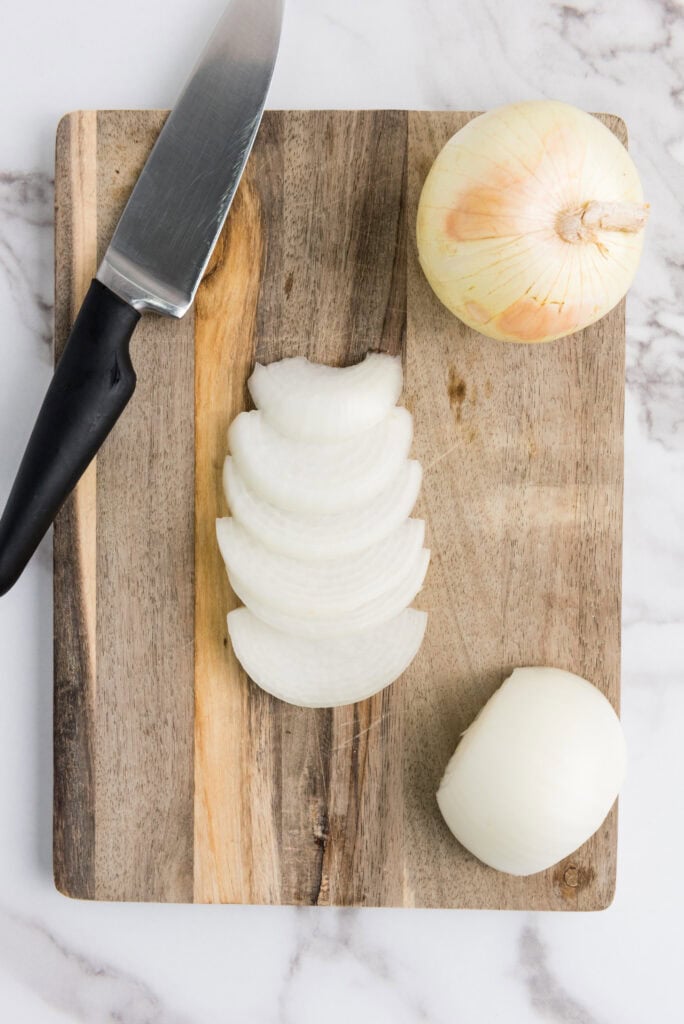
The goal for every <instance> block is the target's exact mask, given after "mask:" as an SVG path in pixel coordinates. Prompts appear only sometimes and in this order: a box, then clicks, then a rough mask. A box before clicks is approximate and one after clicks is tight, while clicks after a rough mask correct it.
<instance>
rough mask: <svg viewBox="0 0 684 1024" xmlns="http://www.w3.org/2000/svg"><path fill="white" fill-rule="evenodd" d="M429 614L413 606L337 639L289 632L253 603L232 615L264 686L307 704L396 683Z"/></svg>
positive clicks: (235, 639) (348, 699) (234, 637)
mask: <svg viewBox="0 0 684 1024" xmlns="http://www.w3.org/2000/svg"><path fill="white" fill-rule="evenodd" d="M426 624H427V615H426V614H425V612H419V611H416V610H415V609H414V608H407V609H406V611H403V612H402V613H401V614H400V615H398V616H396V617H395V618H393V619H391V620H390V621H389V622H385V623H384V624H383V625H381V626H376V627H375V628H374V629H371V630H368V631H366V632H364V633H358V634H356V635H354V636H348V637H340V638H339V639H335V640H312V639H303V638H302V637H297V636H288V635H287V634H285V633H281V632H278V631H277V630H275V629H272V628H271V627H270V626H267V625H266V624H265V623H264V622H261V621H260V620H259V619H258V618H256V617H255V616H254V615H253V614H252V613H251V612H250V611H249V610H248V609H247V608H237V609H236V610H235V611H233V612H231V613H230V614H229V616H228V633H229V634H230V639H231V643H232V645H233V650H234V651H235V656H236V657H237V659H238V661H239V662H240V664H241V665H242V667H243V668H244V670H245V672H246V673H247V675H248V676H250V678H251V679H253V680H254V682H255V683H257V685H258V686H260V687H261V688H262V689H263V690H266V691H267V692H268V693H270V694H272V695H273V696H274V697H278V698H279V699H280V700H283V701H287V703H289V704H298V705H299V706H301V707H310V708H320V707H338V706H340V705H342V704H355V703H356V702H357V701H360V700H365V699H366V698H367V697H371V696H372V695H373V694H374V693H377V692H378V691H379V690H382V689H383V688H384V687H385V686H388V685H389V684H390V683H392V682H394V680H395V679H397V678H398V677H399V676H400V675H401V674H402V672H404V671H405V670H406V669H407V668H408V666H409V665H410V664H411V662H412V661H413V659H414V658H415V656H416V654H417V652H418V649H419V647H420V645H421V643H422V640H423V635H424V633H425V627H426Z"/></svg>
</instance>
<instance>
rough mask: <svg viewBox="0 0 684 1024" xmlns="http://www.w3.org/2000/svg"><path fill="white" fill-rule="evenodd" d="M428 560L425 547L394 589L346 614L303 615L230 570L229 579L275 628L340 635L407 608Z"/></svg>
mask: <svg viewBox="0 0 684 1024" xmlns="http://www.w3.org/2000/svg"><path fill="white" fill-rule="evenodd" d="M429 564H430V552H429V551H428V550H427V549H426V548H423V549H422V550H421V551H419V552H418V557H417V558H416V559H415V560H414V561H413V562H411V564H410V565H407V566H406V569H405V571H404V573H403V574H402V576H401V579H400V580H399V581H398V582H397V583H396V585H395V587H394V588H393V589H392V590H391V591H389V592H387V593H385V594H381V595H380V596H379V597H375V598H373V599H372V600H371V601H368V602H367V603H366V604H363V605H360V606H359V607H357V608H355V609H353V610H352V611H349V612H348V613H347V614H345V615H341V614H337V615H331V616H323V615H319V616H315V617H314V616H310V617H302V616H301V615H298V614H296V613H294V612H288V611H281V610H279V609H278V608H274V607H273V605H272V604H268V603H266V602H265V601H263V600H261V598H260V597H257V596H256V595H255V594H253V593H252V592H251V591H250V590H249V588H248V587H246V586H245V584H244V583H243V582H242V581H241V580H239V579H238V578H237V577H235V576H233V575H232V574H231V573H230V572H229V573H228V579H229V580H230V585H231V587H232V588H233V590H234V591H235V593H236V594H237V596H238V597H239V599H240V600H241V601H242V603H243V604H245V605H247V607H248V608H249V609H250V611H252V612H253V613H254V614H255V615H256V616H257V618H259V619H261V620H262V622H266V623H268V624H269V625H270V626H273V628H274V629H278V630H281V632H283V633H291V634H292V635H293V636H303V637H317V638H323V637H341V636H351V635H352V634H353V633H362V632H363V631H364V630H367V629H373V628H374V627H375V626H380V625H382V623H384V622H389V620H390V619H393V618H395V617H396V616H397V615H399V613H400V612H402V611H404V610H405V609H406V608H407V607H408V606H409V605H410V604H411V602H412V601H413V600H414V598H415V597H416V595H417V594H418V592H419V591H420V589H421V587H422V586H423V581H424V579H425V574H426V573H427V570H428V565H429Z"/></svg>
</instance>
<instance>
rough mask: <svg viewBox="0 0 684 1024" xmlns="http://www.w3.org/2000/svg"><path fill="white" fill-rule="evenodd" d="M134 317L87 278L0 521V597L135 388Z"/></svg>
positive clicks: (122, 304) (81, 473)
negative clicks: (87, 285)
mask: <svg viewBox="0 0 684 1024" xmlns="http://www.w3.org/2000/svg"><path fill="white" fill-rule="evenodd" d="M139 319H140V314H139V313H138V312H136V310H134V309H133V308H132V307H131V306H129V305H128V303H126V302H124V301H123V300H122V299H120V298H119V297H118V296H117V295H115V294H114V293H113V292H111V291H110V290H109V288H106V287H105V286H104V285H103V284H100V282H99V281H97V280H95V281H93V282H92V283H91V285H90V288H89V289H88V294H87V295H86V297H85V301H84V303H83V305H82V306H81V310H80V312H79V314H78V317H77V318H76V323H75V324H74V326H73V330H72V331H71V334H70V335H69V340H68V341H67V343H66V346H65V348H64V352H63V353H62V357H61V359H60V360H59V363H58V364H57V367H56V369H55V374H54V377H53V378H52V381H51V383H50V387H49V388H48V392H47V394H46V396H45V399H44V401H43V405H42V407H41V410H40V412H39V414H38V419H37V421H36V425H35V427H34V428H33V433H32V434H31V437H30V439H29V442H28V445H27V447H26V452H25V454H24V458H23V459H22V461H21V465H20V467H19V472H18V473H17V478H16V480H15V482H14V486H13V488H12V491H11V493H10V496H9V499H8V501H7V505H6V507H5V511H4V513H3V516H2V519H0V595H2V594H6V593H7V591H8V590H9V589H10V587H12V586H14V584H15V583H16V581H17V580H18V579H19V576H20V575H21V573H22V572H23V571H24V568H25V566H26V563H27V562H28V560H29V559H30V558H31V556H32V554H33V553H34V551H35V550H36V548H37V547H38V545H39V543H40V541H41V540H42V538H43V536H44V535H45V533H46V532H47V530H48V527H49V526H50V524H51V523H52V521H53V519H54V518H55V516H56V515H57V513H58V512H59V509H60V508H61V506H62V504H63V502H64V501H65V499H66V498H67V497H68V495H69V494H70V493H71V491H72V490H73V488H74V487H75V486H76V484H77V483H78V481H79V479H80V478H81V476H82V475H83V472H84V471H85V469H86V468H87V466H88V464H89V463H90V461H91V459H92V458H93V456H94V455H95V453H96V452H97V450H98V449H99V447H100V445H101V444H102V442H103V441H104V439H105V438H106V437H107V434H108V433H109V432H110V430H111V429H112V427H113V426H114V424H115V423H116V421H117V420H118V418H119V416H120V415H121V413H122V412H123V410H124V409H125V407H126V404H127V403H128V400H129V398H130V397H131V395H132V394H133V392H134V390H135V372H134V370H133V367H132V365H131V360H130V356H129V352H128V346H129V342H130V340H131V335H132V334H133V331H134V329H135V326H136V324H137V322H138V320H139Z"/></svg>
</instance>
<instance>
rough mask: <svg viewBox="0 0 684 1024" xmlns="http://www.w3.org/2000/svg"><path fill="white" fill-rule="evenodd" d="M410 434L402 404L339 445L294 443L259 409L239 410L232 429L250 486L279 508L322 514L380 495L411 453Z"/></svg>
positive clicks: (230, 435) (240, 467)
mask: <svg viewBox="0 0 684 1024" xmlns="http://www.w3.org/2000/svg"><path fill="white" fill-rule="evenodd" d="M412 437H413V419H412V417H411V414H410V413H409V412H407V410H406V409H402V408H398V409H393V410H392V412H391V413H390V414H389V416H386V417H385V419H384V420H382V422H381V423H379V424H378V425H377V426H376V427H372V428H371V429H370V430H367V431H365V432H364V433H363V434H360V435H358V436H357V437H354V438H351V439H350V440H348V441H340V442H337V443H335V444H325V445H323V444H310V443H308V442H303V441H291V440H290V439H289V438H285V437H283V436H282V435H281V434H279V433H278V432H277V431H276V430H274V428H273V427H272V426H270V424H269V423H268V422H267V421H266V420H265V419H264V417H263V414H262V413H260V412H243V413H240V415H239V416H238V417H237V418H236V419H235V420H233V423H232V424H231V427H230V430H229V431H228V442H229V444H230V450H231V453H232V455H233V459H234V460H235V465H236V467H237V469H238V471H239V473H240V475H241V477H242V479H243V480H244V481H245V483H246V484H247V486H248V487H249V488H250V490H252V491H254V493H255V494H257V495H258V496H259V497H261V498H263V499H264V501H267V502H269V503H270V504H271V505H276V506H277V507H278V508H282V509H286V510H288V511H291V512H304V513H311V514H322V515H328V514H334V513H336V512H348V511H350V510H351V509H353V508H360V507H361V506H362V505H365V504H367V503H368V502H370V501H372V500H373V499H374V498H377V496H378V495H379V494H380V493H381V492H382V491H383V490H384V489H385V488H386V487H388V486H389V484H390V483H391V481H392V480H393V479H394V477H395V476H396V475H397V473H398V472H399V469H400V467H401V464H402V463H403V461H404V460H405V459H406V458H407V457H408V453H409V450H410V447H411V440H412Z"/></svg>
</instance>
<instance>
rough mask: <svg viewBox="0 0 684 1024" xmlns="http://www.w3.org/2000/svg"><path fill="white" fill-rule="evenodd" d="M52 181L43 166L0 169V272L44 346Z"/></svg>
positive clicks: (48, 322)
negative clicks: (38, 169)
mask: <svg viewBox="0 0 684 1024" xmlns="http://www.w3.org/2000/svg"><path fill="white" fill-rule="evenodd" d="M53 186H54V182H53V180H52V177H51V176H50V175H49V174H47V173H45V172H43V171H33V172H29V173H22V172H17V171H0V274H1V275H2V278H3V282H4V283H5V284H6V285H7V287H8V289H9V293H10V296H11V298H12V300H13V302H14V303H15V305H16V309H17V312H18V314H19V317H20V319H21V321H22V323H24V324H25V326H26V327H27V328H28V329H29V330H30V331H31V332H32V333H33V334H35V336H36V338H38V339H39V340H40V341H42V342H44V343H45V346H46V348H47V346H51V345H52V297H53V282H52V253H53V223H54V221H53V201H54V200H53V191H54V188H53ZM47 355H48V356H49V353H48V354H47ZM50 358H51V357H50Z"/></svg>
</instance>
